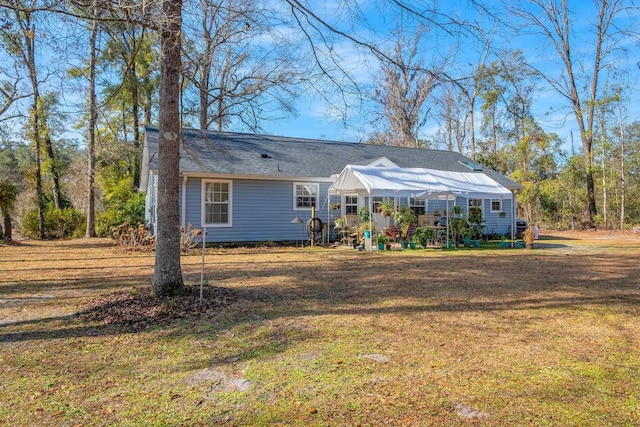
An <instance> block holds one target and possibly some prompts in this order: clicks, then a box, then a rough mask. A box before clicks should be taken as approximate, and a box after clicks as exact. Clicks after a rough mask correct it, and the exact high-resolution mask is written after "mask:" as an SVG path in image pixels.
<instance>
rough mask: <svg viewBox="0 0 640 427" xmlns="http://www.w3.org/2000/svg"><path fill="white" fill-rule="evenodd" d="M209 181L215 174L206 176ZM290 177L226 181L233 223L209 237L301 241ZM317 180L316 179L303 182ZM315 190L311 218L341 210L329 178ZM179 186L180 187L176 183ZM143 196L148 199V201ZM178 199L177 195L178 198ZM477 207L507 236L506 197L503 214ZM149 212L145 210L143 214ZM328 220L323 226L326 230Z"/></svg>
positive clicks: (190, 216)
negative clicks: (333, 205) (331, 207)
mask: <svg viewBox="0 0 640 427" xmlns="http://www.w3.org/2000/svg"><path fill="white" fill-rule="evenodd" d="M205 180H213V181H215V179H205ZM156 182H157V177H155V176H153V177H152V180H150V183H149V193H151V192H153V194H154V195H155V194H157V193H156V192H157V188H155V187H154V185H156ZM294 182H298V183H299V182H301V181H300V180H295V181H277V180H273V181H271V180H247V179H234V180H231V183H232V184H231V185H232V198H233V199H232V212H231V215H232V217H231V218H232V224H233V225H232V226H231V227H208V228H207V232H208V235H207V241H208V242H258V241H262V242H268V241H274V242H277V241H295V240H298V239H300V240H306V239H307V234H306V222H307V220H308V219H309V218H310V217H311V211H304V210H294V209H293V198H294V194H293V185H294ZM308 182H311V183H316V182H317V181H308ZM202 185H203V184H202V179H200V178H189V179H188V180H187V186H186V191H187V193H186V195H187V197H186V218H185V222H186V224H188V223H191V224H192V226H193V227H196V228H202V221H201V200H202ZM319 185H320V193H319V200H318V208H317V209H316V217H318V218H320V219H321V220H322V221H323V223H325V224H326V223H327V215H328V214H329V215H330V216H334V217H335V216H339V215H341V210H328V205H329V200H328V199H327V190H328V188H329V185H330V184H329V183H326V182H320V183H319ZM181 190H182V186H181ZM150 197H154V196H150V195H149V194H148V195H147V200H148V202H149V201H150ZM339 200H340V198H338V197H333V198H331V201H332V202H334V203H335V202H337V201H339ZM180 202H181V203H182V197H181V198H180ZM406 202H407V201H406V198H403V199H401V200H400V204H401V205H403V204H406ZM427 204H428V212H433V211H434V209H438V210H440V212H441V213H443V214H444V211H445V210H447V209H451V207H452V206H453V202H452V201H449V202H448V204H447V202H446V201H444V200H428V201H427ZM456 204H457V205H460V206H463V208H464V215H466V214H467V199H465V198H463V197H459V198H458V199H457V200H456ZM482 209H483V214H484V219H485V230H484V231H485V233H487V234H490V233H495V234H498V235H501V234H504V235H508V234H509V230H510V222H511V200H503V201H502V210H503V211H504V212H506V214H507V215H506V217H505V218H500V217H499V212H491V200H490V199H484V200H483V202H482ZM149 214H150V213H149V212H148V213H147V215H149ZM295 217H300V218H301V219H302V220H303V221H304V224H292V223H291V220H293V219H294V218H295ZM332 228H333V224H329V225H328V229H329V231H330V232H331V230H332Z"/></svg>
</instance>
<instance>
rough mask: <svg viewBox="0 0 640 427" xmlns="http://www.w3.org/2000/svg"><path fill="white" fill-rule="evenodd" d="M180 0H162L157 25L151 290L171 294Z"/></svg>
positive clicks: (175, 251) (178, 280) (175, 253)
mask: <svg viewBox="0 0 640 427" xmlns="http://www.w3.org/2000/svg"><path fill="white" fill-rule="evenodd" d="M181 26H182V0H164V1H163V3H162V21H161V24H160V46H161V49H162V53H161V54H162V60H161V70H160V117H159V134H160V137H159V138H160V141H159V145H160V146H159V152H158V205H157V206H158V218H157V233H156V235H157V240H156V242H157V243H156V263H155V271H154V275H153V291H154V294H155V295H157V296H163V297H166V296H172V295H177V294H180V293H182V292H183V291H184V284H183V282H182V271H181V267H180V218H179V200H178V194H179V186H180V141H181V137H180V135H181V126H180V112H179V105H178V104H179V102H178V101H179V97H180V73H181V68H182V60H181V57H180V55H181V47H180V30H181Z"/></svg>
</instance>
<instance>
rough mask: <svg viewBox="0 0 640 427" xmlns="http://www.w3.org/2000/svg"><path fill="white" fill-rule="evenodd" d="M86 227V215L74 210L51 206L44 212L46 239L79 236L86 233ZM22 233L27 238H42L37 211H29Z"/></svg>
mask: <svg viewBox="0 0 640 427" xmlns="http://www.w3.org/2000/svg"><path fill="white" fill-rule="evenodd" d="M85 226H86V218H85V216H84V214H82V213H80V212H79V211H77V210H75V209H73V208H63V209H56V208H55V207H53V206H51V205H50V206H48V207H47V208H46V209H45V211H44V237H45V239H63V238H65V237H73V236H79V235H81V234H82V233H83V232H84V229H85ZM21 232H22V234H23V235H25V236H27V237H31V238H35V239H37V238H39V237H40V230H39V224H38V210H37V209H33V210H31V211H29V213H28V214H27V217H26V219H25V220H24V221H23V223H22V230H21Z"/></svg>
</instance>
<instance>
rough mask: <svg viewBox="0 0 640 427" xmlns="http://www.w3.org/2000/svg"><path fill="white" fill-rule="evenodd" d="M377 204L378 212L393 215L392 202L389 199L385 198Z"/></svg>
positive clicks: (383, 214)
mask: <svg viewBox="0 0 640 427" xmlns="http://www.w3.org/2000/svg"><path fill="white" fill-rule="evenodd" d="M378 206H379V207H380V212H381V213H382V216H391V215H393V203H392V202H391V200H388V199H387V200H384V201H382V202H379V203H378Z"/></svg>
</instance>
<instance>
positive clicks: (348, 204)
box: [344, 196, 358, 215]
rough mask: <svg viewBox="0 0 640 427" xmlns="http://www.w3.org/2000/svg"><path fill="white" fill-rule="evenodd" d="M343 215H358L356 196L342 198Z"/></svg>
mask: <svg viewBox="0 0 640 427" xmlns="http://www.w3.org/2000/svg"><path fill="white" fill-rule="evenodd" d="M344 214H345V215H358V196H344Z"/></svg>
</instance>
